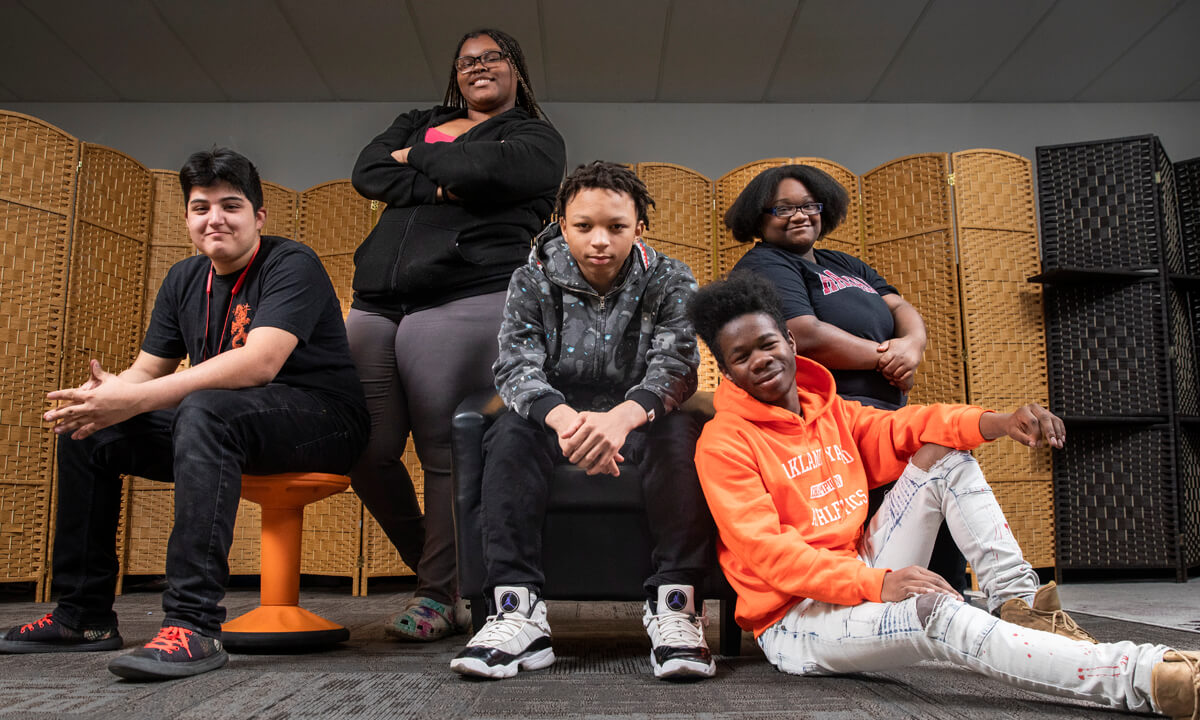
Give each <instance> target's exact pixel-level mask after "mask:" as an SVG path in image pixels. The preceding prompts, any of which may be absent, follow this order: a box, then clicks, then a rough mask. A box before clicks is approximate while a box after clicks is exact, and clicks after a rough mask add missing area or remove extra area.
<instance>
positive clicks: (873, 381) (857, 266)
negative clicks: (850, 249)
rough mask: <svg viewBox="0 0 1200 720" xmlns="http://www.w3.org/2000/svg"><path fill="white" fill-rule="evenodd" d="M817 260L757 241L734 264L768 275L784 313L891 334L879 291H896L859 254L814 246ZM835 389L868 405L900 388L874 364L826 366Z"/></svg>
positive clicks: (900, 396)
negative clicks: (863, 367)
mask: <svg viewBox="0 0 1200 720" xmlns="http://www.w3.org/2000/svg"><path fill="white" fill-rule="evenodd" d="M813 255H814V257H815V258H816V262H815V263H813V262H809V261H807V260H805V259H803V258H801V257H800V256H799V255H797V254H796V253H793V252H789V251H787V250H784V249H782V248H779V247H776V246H775V245H770V244H768V243H758V244H757V245H755V246H754V247H753V248H751V249H750V252H748V253H746V254H745V256H743V257H742V259H741V260H739V261H738V263H737V265H736V266H734V270H735V271H737V270H750V271H752V272H755V273H758V274H759V275H762V276H763V277H765V278H767V279H768V280H770V281H771V282H772V283H773V284H774V285H775V290H776V291H777V292H778V293H779V300H780V303H781V304H782V305H783V317H784V319H786V320H791V319H792V318H794V317H800V316H802V315H814V316H816V318H817V319H818V320H820V321H821V322H826V323H829V324H830V325H835V326H837V327H839V328H841V329H842V330H845V331H846V332H848V333H850V334H851V335H857V336H858V337H861V338H866V339H868V340H873V341H875V342H883V341H884V340H888V339H891V338H892V337H894V336H895V332H896V326H895V321H894V320H893V318H892V311H891V310H890V309H889V308H888V306H887V303H885V302H884V301H883V296H884V295H889V294H892V295H895V294H899V292H898V291H897V290H896V288H894V287H892V286H891V285H889V284H888V283H887V281H886V280H884V279H883V278H882V277H880V275H879V273H877V272H875V270H874V269H872V268H871V266H870V265H867V264H866V263H865V262H863V261H862V260H859V259H858V258H856V257H854V256H853V255H847V254H846V253H843V252H838V251H837V250H823V249H820V248H818V249H815V250H814V251H813ZM831 372H832V373H833V378H834V380H835V381H837V391H838V394H839V395H841V396H842V397H844V398H848V399H851V400H859V401H861V402H863V403H864V404H867V405H873V406H876V407H885V408H889V409H895V408H898V407H900V406H901V405H903V404H904V393H902V392H900V389H899V388H897V387H895V386H894V385H892V384H891V383H889V382H888V381H887V380H886V379H885V378H884V377H883V375H882V374H881V373H879V372H878V371H876V370H831Z"/></svg>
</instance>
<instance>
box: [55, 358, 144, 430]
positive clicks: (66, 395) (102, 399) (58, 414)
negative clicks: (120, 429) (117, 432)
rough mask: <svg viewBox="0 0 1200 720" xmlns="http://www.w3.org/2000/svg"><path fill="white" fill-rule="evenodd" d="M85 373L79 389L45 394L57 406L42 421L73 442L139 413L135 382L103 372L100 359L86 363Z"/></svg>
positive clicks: (138, 393) (137, 392) (139, 394)
mask: <svg viewBox="0 0 1200 720" xmlns="http://www.w3.org/2000/svg"><path fill="white" fill-rule="evenodd" d="M88 372H89V377H88V379H87V382H85V383H83V384H82V385H80V386H79V387H77V388H67V389H62V390H55V391H53V392H49V393H46V397H47V398H48V399H50V400H51V401H53V402H55V403H56V406H55V407H54V408H53V409H52V410H49V411H48V412H46V413H45V414H44V415H42V419H43V420H45V421H46V422H48V423H51V424H52V425H53V429H54V432H56V433H58V434H59V435H66V434H68V433H69V434H70V436H71V439H72V440H82V439H84V438H86V437H87V436H89V435H91V434H92V433H94V432H96V431H97V430H102V429H104V428H106V427H108V426H110V425H115V424H117V423H119V422H122V421H125V420H128V419H129V418H131V417H133V416H134V415H136V414H137V413H138V410H137V401H138V399H139V397H140V396H141V393H140V392H139V390H138V388H137V387H136V384H135V383H131V382H128V381H127V380H123V379H121V378H120V377H119V376H117V375H113V374H112V373H110V372H106V371H105V370H104V368H102V367H100V361H99V360H92V361H91V362H90V363H89V364H88Z"/></svg>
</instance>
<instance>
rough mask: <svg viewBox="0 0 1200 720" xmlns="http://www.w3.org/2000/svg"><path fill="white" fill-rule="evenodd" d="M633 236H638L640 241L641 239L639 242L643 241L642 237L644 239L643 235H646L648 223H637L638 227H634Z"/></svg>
mask: <svg viewBox="0 0 1200 720" xmlns="http://www.w3.org/2000/svg"><path fill="white" fill-rule="evenodd" d="M633 234H634V235H636V236H637V237H638V239H639V240H640V239H641V237H642V236H643V235H645V234H646V223H645V221H643V220H638V221H637V225H635V226H634V228H633Z"/></svg>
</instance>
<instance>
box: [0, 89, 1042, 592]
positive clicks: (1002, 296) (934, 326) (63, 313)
mask: <svg viewBox="0 0 1200 720" xmlns="http://www.w3.org/2000/svg"><path fill="white" fill-rule="evenodd" d="M790 162H804V163H807V164H812V165H816V166H817V167H820V168H821V169H823V170H825V171H826V172H829V173H830V174H831V175H832V176H833V177H834V178H836V179H837V180H838V181H839V182H840V183H842V184H843V186H845V187H846V189H847V191H848V192H849V193H850V196H851V199H852V202H851V206H850V209H849V212H848V216H847V218H846V220H845V222H844V223H843V225H842V226H841V227H840V228H839V229H838V230H837V231H835V232H834V233H832V234H831V235H830V236H829V237H827V238H825V239H823V240H822V244H823V246H824V247H831V248H835V249H839V250H843V251H845V252H850V253H852V254H857V255H860V256H862V257H863V258H864V259H865V260H866V261H867V262H869V263H871V264H872V265H873V266H874V267H875V268H876V269H877V270H879V272H880V273H881V274H882V275H883V276H884V277H886V278H887V279H888V280H889V281H890V282H892V283H893V284H894V285H896V286H897V287H898V288H899V289H900V291H901V292H902V293H903V294H904V296H905V297H906V298H907V299H908V300H910V301H911V302H913V304H914V305H915V306H916V307H917V308H918V310H919V311H920V312H921V313H922V315H923V316H924V317H925V321H926V324H927V326H928V327H929V333H930V342H929V348H928V349H927V351H926V359H925V364H924V366H923V367H922V371H921V373H920V375H919V377H918V385H917V389H916V390H915V391H914V393H913V396H912V400H913V401H915V402H961V401H964V400H970V401H972V402H977V403H980V404H984V405H988V406H992V407H996V409H1008V408H1009V407H1011V406H1012V405H1013V404H1015V403H1016V402H1019V401H1026V400H1038V401H1040V402H1043V403H1044V402H1045V398H1046V395H1047V392H1046V382H1045V366H1044V363H1043V359H1044V357H1045V347H1044V336H1045V332H1044V329H1043V323H1042V315H1041V295H1040V288H1039V287H1038V286H1034V285H1030V284H1028V283H1025V282H1024V278H1025V277H1028V276H1029V275H1033V274H1036V269H1037V267H1038V251H1037V235H1036V229H1035V227H1034V221H1033V211H1032V207H1033V199H1032V197H1033V186H1032V172H1031V167H1030V162H1029V161H1028V160H1026V159H1024V158H1021V157H1018V156H1015V155H1011V154H1008V153H1002V152H998V151H990V150H980V151H968V152H962V153H956V154H954V155H952V156H951V155H946V154H930V155H916V156H911V157H906V158H899V159H897V160H894V161H892V162H889V163H886V164H884V165H881V166H880V167H878V168H875V169H874V170H872V171H870V172H868V173H866V174H864V175H863V176H861V177H859V176H857V175H855V174H854V173H851V172H850V171H849V170H847V169H846V168H844V167H842V166H841V165H838V164H837V163H834V162H831V161H829V160H825V159H822V158H775V159H766V160H760V161H756V162H753V163H748V164H746V165H743V166H741V167H739V168H736V169H734V170H733V171H731V172H729V173H727V174H726V175H724V176H723V177H721V178H718V179H717V180H715V181H714V180H710V179H708V178H707V177H705V176H703V175H701V174H699V173H697V172H695V171H693V170H690V169H688V168H685V167H681V166H678V165H672V164H669V163H651V162H645V163H639V164H637V165H635V166H634V167H635V170H636V172H637V173H638V174H639V176H640V177H641V178H642V179H643V180H644V181H645V182H646V184H647V186H648V188H649V189H650V191H651V193H652V195H653V196H654V198H655V199H656V201H657V203H658V204H657V207H656V208H655V209H654V210H652V211H651V216H650V228H649V229H648V231H647V233H646V239H647V241H648V242H649V243H650V244H651V245H652V246H653V247H655V248H656V249H657V250H660V251H662V252H664V253H666V254H668V255H671V256H672V257H675V258H678V259H680V260H682V261H684V262H686V263H687V264H688V265H689V266H690V267H691V269H692V271H693V273H694V274H695V276H696V279H697V280H698V281H699V282H700V283H702V284H703V283H706V282H709V281H710V280H712V279H713V278H714V277H721V276H723V275H724V274H725V273H727V272H728V270H729V269H730V268H731V267H732V266H733V264H734V263H736V262H737V260H738V258H740V257H741V255H742V254H743V253H744V252H745V251H746V250H747V249H748V246H745V245H742V244H740V243H737V242H736V241H734V240H733V239H732V237H730V236H729V234H728V231H727V230H725V228H724V224H723V222H722V218H723V216H724V213H725V210H726V209H728V207H729V205H730V204H731V203H732V201H733V199H734V198H735V197H736V196H737V194H738V193H739V192H740V191H741V190H742V189H743V188H744V187H745V185H746V183H747V182H749V180H750V179H751V178H753V177H754V176H755V175H757V174H758V173H759V172H761V171H762V170H764V169H766V168H768V167H774V166H778V165H782V164H785V163H790ZM952 183H953V184H952ZM264 194H265V205H266V207H267V225H266V227H265V228H264V231H265V232H268V233H271V234H279V235H284V236H290V237H294V238H296V239H298V240H300V241H301V242H304V243H306V244H308V245H310V246H311V247H313V248H314V250H315V251H316V252H317V254H318V255H319V256H320V257H321V260H322V262H323V263H324V264H325V267H326V269H327V270H328V272H329V274H330V277H331V278H332V279H333V282H334V286H335V287H336V288H337V290H338V293H339V296H340V298H341V300H342V304H343V310H345V309H348V307H349V301H350V279H351V275H352V272H353V250H354V248H355V247H356V246H357V244H358V242H359V241H360V240H361V238H362V237H364V236H365V235H366V233H367V232H368V231H369V230H370V228H371V227H372V226H373V224H374V222H375V220H376V219H377V218H378V215H379V212H380V210H381V208H380V207H379V205H378V204H377V203H372V202H370V201H367V200H364V199H362V198H361V197H359V196H358V194H357V193H356V192H355V191H354V190H353V188H352V187H351V186H350V183H349V182H348V181H345V180H341V181H334V182H329V183H324V184H321V185H317V186H315V187H313V188H310V189H308V190H306V191H304V192H296V191H294V190H291V189H288V188H286V187H283V186H280V185H275V184H272V183H264ZM76 195H78V199H77V198H76ZM956 240H957V244H956ZM0 241H2V243H3V247H2V251H3V252H2V255H3V261H2V262H3V264H2V265H0V273H2V274H0V278H2V279H3V283H4V285H3V291H2V292H0V302H2V303H3V305H2V306H0V307H3V308H4V312H3V316H2V318H0V323H3V325H0V327H4V328H5V330H6V333H5V335H4V337H5V339H6V343H5V345H4V353H5V354H4V355H2V356H0V358H3V359H2V360H0V364H2V365H3V367H0V372H2V373H3V376H2V378H3V380H5V381H6V382H4V384H3V386H2V387H0V398H3V400H2V401H0V424H2V425H3V432H4V441H5V443H6V444H5V445H3V446H2V447H0V453H3V455H4V457H5V459H6V463H5V472H4V474H3V475H0V582H7V581H34V582H37V583H38V589H37V594H38V598H39V599H44V598H46V597H47V595H48V583H47V580H48V579H49V567H48V562H47V558H48V556H49V548H48V544H49V540H50V538H52V535H53V501H54V498H53V488H54V482H53V473H54V470H53V465H54V463H53V444H54V439H53V437H52V434H51V433H49V432H47V431H46V428H45V427H44V426H43V424H42V422H41V418H40V416H41V413H42V412H43V411H44V408H45V402H44V392H45V390H46V389H47V388H52V387H60V386H65V385H72V384H77V383H78V382H79V381H81V380H82V375H81V372H82V371H83V369H84V368H85V362H86V359H87V358H88V357H99V358H100V359H101V361H102V362H103V363H104V364H105V366H106V367H113V368H117V367H124V366H125V364H127V363H128V362H129V361H130V360H131V359H132V357H133V355H134V354H135V352H136V349H137V347H138V342H139V341H140V337H141V333H142V330H143V328H144V327H145V324H146V322H147V321H148V320H149V316H148V312H149V309H150V307H152V304H153V301H154V296H155V294H156V293H157V289H158V286H159V285H160V284H161V282H162V279H163V277H164V276H165V274H166V270H167V268H169V267H170V265H171V264H173V263H174V262H176V261H178V260H179V259H181V258H183V257H186V256H188V255H190V254H191V253H192V252H193V249H192V247H191V243H190V241H189V240H188V237H187V232H186V227H185V225H184V219H183V204H182V202H180V197H179V187H178V176H177V174H176V173H175V172H171V171H161V170H160V171H149V170H146V169H145V168H144V167H142V166H141V165H139V164H138V163H136V162H135V161H133V160H132V159H130V158H128V157H126V156H124V155H121V154H120V153H118V152H116V151H113V150H109V149H107V148H102V147H99V146H95V145H87V144H83V143H80V142H79V141H77V140H75V139H74V138H71V137H70V136H69V135H67V134H65V133H63V132H61V131H59V130H57V129H55V128H53V127H51V126H49V125H47V124H46V123H44V122H41V121H39V120H37V119H35V118H30V117H27V116H23V115H19V114H15V113H3V112H0ZM68 263H70V268H71V269H70V272H71V275H70V283H68V282H67V280H68ZM960 290H961V291H960ZM64 328H65V330H64ZM702 353H703V357H702V365H701V380H700V387H701V388H702V389H706V390H712V389H715V387H716V384H717V381H718V380H719V373H718V372H717V369H716V363H715V362H714V361H713V359H712V357H711V356H710V355H708V352H707V349H704V350H702ZM60 357H61V359H62V362H61V363H60ZM1009 445H1010V444H1008V443H999V444H997V445H994V446H989V447H987V448H985V449H983V450H981V451H979V453H978V456H979V458H980V462H981V463H982V464H983V466H984V469H985V471H986V472H987V473H988V476H989V478H990V479H992V481H993V483H994V485H993V487H994V488H995V489H996V494H997V497H998V498H999V499H1000V501H1001V504H1002V505H1003V506H1004V508H1005V510H1006V512H1007V514H1008V517H1009V520H1010V523H1011V525H1012V527H1013V530H1014V533H1015V534H1016V535H1017V537H1018V539H1019V540H1020V541H1021V544H1022V546H1023V547H1024V548H1025V551H1026V553H1027V555H1028V556H1029V558H1030V560H1031V562H1032V563H1033V564H1034V565H1035V566H1038V567H1044V566H1049V565H1052V564H1053V558H1054V546H1053V542H1054V536H1053V509H1052V506H1051V501H1050V494H1051V493H1050V481H1049V459H1048V458H1049V453H1048V451H1028V450H1025V449H1022V448H1018V447H1016V446H1015V445H1013V446H1011V447H1010V446H1009ZM405 464H406V465H407V467H408V468H409V471H410V473H411V474H412V475H413V479H414V482H415V483H416V484H417V488H418V493H419V494H423V479H422V477H423V476H422V473H421V468H420V463H419V461H418V460H417V458H416V456H415V452H414V451H413V448H412V446H411V443H410V445H409V447H408V448H407V451H406V454H405ZM172 497H173V492H172V488H171V486H170V485H165V484H162V483H156V482H151V481H148V480H143V479H138V478H130V479H127V480H126V485H125V491H124V505H123V510H122V519H121V526H120V529H119V552H120V557H121V560H122V577H124V576H125V575H129V574H158V573H161V572H163V567H164V564H165V547H166V538H167V536H168V535H169V533H170V527H171V521H172V518H173V509H172ZM259 518H260V516H259V509H258V507H257V506H256V505H253V504H251V503H245V502H243V503H242V506H241V509H240V511H239V517H238V523H237V526H236V528H235V538H234V546H233V549H232V550H231V554H230V567H231V570H232V572H233V573H235V574H255V573H257V572H258V552H259V545H258V543H259V534H258V533H259ZM304 527H305V529H304V551H303V558H302V571H303V572H305V573H308V574H317V575H333V576H342V577H350V578H352V581H353V592H354V593H355V594H358V593H360V592H361V593H365V592H366V590H367V585H368V581H369V580H370V579H372V578H377V577H380V576H391V575H403V574H411V572H412V571H411V569H409V568H407V567H406V566H405V565H404V563H403V562H402V561H401V559H400V557H399V554H398V553H397V552H396V550H395V549H394V548H393V546H392V545H391V543H390V542H389V541H388V539H387V538H386V537H385V536H384V534H383V532H382V530H381V529H380V527H379V525H378V523H377V522H376V521H375V520H374V518H373V517H372V516H371V515H370V513H369V512H367V511H365V509H364V508H363V506H362V503H361V501H359V500H358V498H357V496H356V495H355V494H354V493H353V492H352V491H348V492H346V493H342V494H339V495H336V496H334V497H331V498H328V499H327V500H324V501H322V502H319V503H315V504H313V505H310V506H309V507H308V508H306V510H305V523H304Z"/></svg>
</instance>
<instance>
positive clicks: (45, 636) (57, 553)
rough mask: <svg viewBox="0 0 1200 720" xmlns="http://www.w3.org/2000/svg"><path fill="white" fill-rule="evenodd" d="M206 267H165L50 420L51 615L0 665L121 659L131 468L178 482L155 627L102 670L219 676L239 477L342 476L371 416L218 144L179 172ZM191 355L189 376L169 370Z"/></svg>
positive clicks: (23, 629) (305, 255)
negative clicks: (121, 531) (145, 323)
mask: <svg viewBox="0 0 1200 720" xmlns="http://www.w3.org/2000/svg"><path fill="white" fill-rule="evenodd" d="M179 180H180V184H181V186H182V188H183V196H184V200H185V202H186V212H187V225H188V233H189V235H190V236H191V239H192V243H193V244H195V246H196V249H197V250H199V251H200V253H201V254H200V255H196V256H194V257H191V258H188V259H186V260H184V261H182V262H179V263H177V264H176V265H174V266H173V267H172V268H171V269H170V271H169V272H168V273H167V277H166V279H165V280H164V281H163V285H162V287H161V288H160V290H159V293H158V297H157V299H156V300H155V303H154V311H153V314H152V316H151V320H150V327H149V328H148V329H147V331H146V337H145V339H144V341H143V342H142V350H141V352H140V353H139V354H138V357H137V359H136V360H134V362H133V365H131V366H130V367H129V369H127V370H125V371H124V372H122V373H121V374H120V375H113V374H111V373H108V372H105V371H104V370H103V369H102V368H101V367H100V363H99V362H98V361H96V360H92V361H91V367H90V373H91V376H90V378H89V379H88V381H87V382H85V383H84V384H83V385H81V386H79V387H78V388H74V389H64V390H56V391H54V392H51V393H49V395H48V397H49V398H50V399H51V400H54V401H56V405H57V406H56V407H55V408H54V409H52V410H50V411H49V412H47V413H46V414H45V419H46V420H47V421H48V422H51V423H53V425H54V431H55V432H56V433H58V434H59V441H58V469H59V470H58V472H59V475H58V483H59V493H58V496H59V502H58V519H57V526H56V531H55V543H54V585H55V589H56V590H57V591H58V593H59V600H58V606H57V607H56V608H55V609H54V611H53V612H51V613H49V614H48V615H46V616H45V617H43V618H41V619H40V620H36V621H34V622H31V623H29V624H27V625H22V626H18V627H15V628H13V629H11V630H9V631H8V633H7V634H6V635H5V636H4V638H3V639H2V640H0V652H7V653H35V652H38V653H40V652H82V651H92V650H113V649H117V648H120V647H121V646H122V639H121V636H120V634H119V633H118V632H117V616H116V614H115V613H114V612H113V610H112V605H113V596H114V592H115V584H116V578H117V569H118V566H117V557H116V552H115V542H114V538H115V534H116V528H117V519H118V514H119V511H120V505H121V475H122V474H123V473H128V474H134V475H140V476H142V477H147V478H152V479H156V480H163V481H167V482H174V483H175V526H174V529H173V530H172V532H171V537H170V540H169V541H168V543H167V567H166V570H167V584H168V588H167V591H166V592H165V593H164V595H163V610H164V620H163V628H162V630H161V631H160V632H159V633H158V635H157V636H156V637H155V638H154V639H153V640H152V641H151V642H149V643H148V644H147V645H146V646H145V647H143V648H140V649H138V650H135V651H133V652H132V653H129V654H126V655H122V656H120V657H117V658H116V659H114V660H113V661H112V662H111V663H109V666H108V667H109V669H110V670H111V671H112V672H114V673H116V674H117V675H120V676H122V677H127V678H136V679H166V678H175V677H186V676H189V675H195V674H197V673H201V672H206V671H208V670H214V669H216V668H219V667H221V666H222V665H224V664H225V662H226V661H227V660H228V656H227V655H226V654H225V651H224V650H223V649H222V647H221V641H220V637H221V622H222V621H223V620H224V618H225V609H224V608H223V607H221V606H220V601H221V598H222V597H223V596H224V594H225V591H224V587H225V582H226V581H227V580H228V577H229V563H228V556H229V546H230V543H231V542H232V540H233V524H234V520H235V518H236V516H237V508H238V498H239V495H240V491H241V476H242V473H243V472H246V473H251V474H259V475H263V474H273V473H281V472H299V471H307V472H328V473H345V472H347V471H348V470H349V469H350V466H351V465H352V464H353V463H354V461H355V459H356V458H357V457H358V455H359V453H360V452H361V451H362V448H363V446H364V445H365V443H366V440H367V435H368V424H369V422H368V417H367V412H366V406H365V403H364V400H363V396H362V391H361V389H360V386H359V382H358V379H357V377H356V375H355V372H354V366H353V364H352V362H351V360H350V354H349V348H348V347H347V343H346V331H345V327H344V325H343V322H342V314H341V309H340V305H339V304H338V300H337V296H336V294H335V293H334V290H333V285H332V284H331V283H330V281H329V276H328V275H326V273H325V270H324V269H323V268H322V266H321V263H320V261H319V260H318V259H317V256H316V255H315V254H314V253H313V251H312V250H310V249H309V248H307V247H305V246H303V245H300V244H299V243H296V242H293V241H291V240H285V239H283V238H278V237H269V236H268V237H263V236H261V235H260V230H261V229H262V226H263V222H264V221H265V219H266V210H265V209H264V208H263V206H262V185H261V183H260V182H259V178H258V171H257V170H255V168H254V165H253V164H251V163H250V161H249V160H247V159H246V158H245V157H243V156H241V155H239V154H237V153H235V152H233V151H232V150H227V149H214V150H212V151H210V152H199V153H196V154H194V155H192V156H191V157H190V158H189V159H188V161H187V163H186V164H185V165H184V166H183V169H182V170H180V173H179ZM185 356H187V357H188V358H190V360H191V363H192V366H191V367H189V368H187V369H186V370H183V371H181V372H175V370H176V369H177V368H178V367H179V363H180V361H181V360H182V359H183V358H184V357H185Z"/></svg>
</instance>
